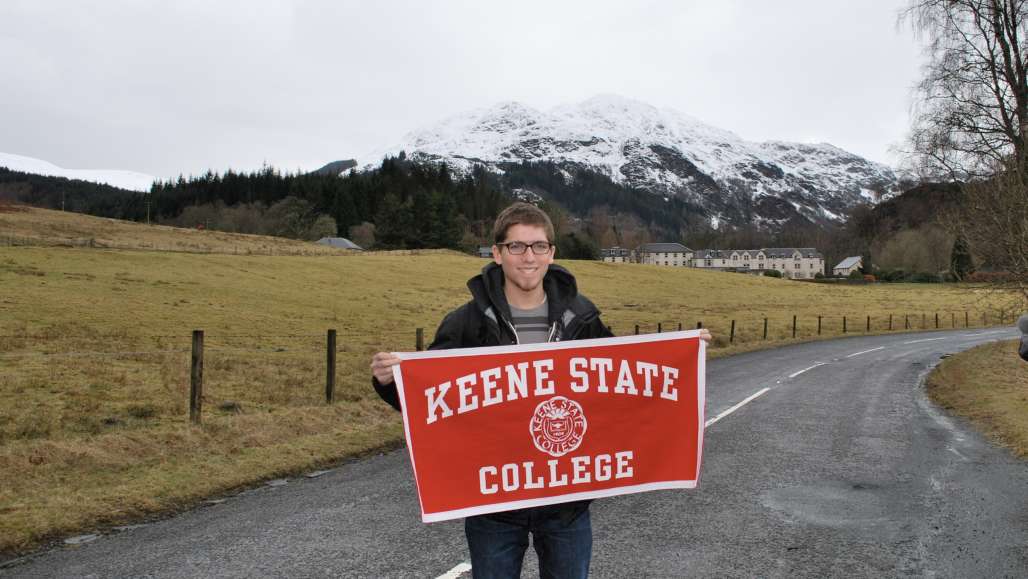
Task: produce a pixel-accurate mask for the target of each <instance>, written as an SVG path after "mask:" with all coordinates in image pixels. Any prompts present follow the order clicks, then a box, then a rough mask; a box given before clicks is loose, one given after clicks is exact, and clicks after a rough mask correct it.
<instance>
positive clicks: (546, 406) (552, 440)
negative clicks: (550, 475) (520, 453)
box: [528, 396, 586, 456]
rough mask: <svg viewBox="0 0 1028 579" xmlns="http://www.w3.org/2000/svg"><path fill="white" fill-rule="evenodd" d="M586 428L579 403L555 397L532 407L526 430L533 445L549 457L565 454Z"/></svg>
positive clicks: (579, 441) (574, 446)
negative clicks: (532, 410)
mask: <svg viewBox="0 0 1028 579" xmlns="http://www.w3.org/2000/svg"><path fill="white" fill-rule="evenodd" d="M585 427H586V422H585V414H583V413H582V407H581V406H580V405H579V404H578V402H575V401H574V400H568V399H567V398H564V397H563V396H554V397H553V398H550V399H549V400H546V401H545V402H540V403H539V406H536V407H535V414H533V415H532V421H531V422H530V423H529V425H528V431H529V433H530V434H531V435H532V442H534V443H535V447H536V448H538V449H539V450H541V451H543V452H545V453H546V454H548V455H550V456H564V455H565V454H567V453H569V452H571V451H572V450H575V449H576V448H578V445H579V444H581V443H582V438H583V437H584V436H585Z"/></svg>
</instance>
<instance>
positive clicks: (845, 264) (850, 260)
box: [832, 255, 861, 269]
mask: <svg viewBox="0 0 1028 579" xmlns="http://www.w3.org/2000/svg"><path fill="white" fill-rule="evenodd" d="M860 261H861V257H860V256H859V255H856V256H853V257H847V258H846V259H844V260H842V261H840V262H839V265H837V266H835V267H834V268H832V269H849V268H851V267H854V266H858V265H860Z"/></svg>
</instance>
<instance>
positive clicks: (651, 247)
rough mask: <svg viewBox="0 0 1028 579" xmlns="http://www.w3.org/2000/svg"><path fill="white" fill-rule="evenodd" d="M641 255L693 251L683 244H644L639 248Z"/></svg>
mask: <svg viewBox="0 0 1028 579" xmlns="http://www.w3.org/2000/svg"><path fill="white" fill-rule="evenodd" d="M638 251H639V253H687V252H690V251H692V250H691V249H689V248H688V247H686V246H684V245H682V244H681V243H644V244H642V245H640V246H639V250H638Z"/></svg>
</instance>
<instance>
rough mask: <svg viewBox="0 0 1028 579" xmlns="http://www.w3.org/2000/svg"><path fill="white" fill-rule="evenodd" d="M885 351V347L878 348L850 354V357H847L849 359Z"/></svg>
mask: <svg viewBox="0 0 1028 579" xmlns="http://www.w3.org/2000/svg"><path fill="white" fill-rule="evenodd" d="M884 349H885V346H878V347H877V348H871V349H870V350H864V351H863V352H857V353H855V354H850V355H849V356H846V357H847V358H853V357H855V356H859V355H861V354H867V353H868V352H877V351H878V350H884Z"/></svg>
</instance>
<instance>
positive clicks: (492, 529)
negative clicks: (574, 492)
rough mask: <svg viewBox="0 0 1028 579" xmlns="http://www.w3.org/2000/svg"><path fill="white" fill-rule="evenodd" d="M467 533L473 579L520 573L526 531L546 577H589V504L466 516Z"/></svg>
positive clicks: (502, 578) (541, 573) (503, 577)
mask: <svg viewBox="0 0 1028 579" xmlns="http://www.w3.org/2000/svg"><path fill="white" fill-rule="evenodd" d="M464 532H465V533H466V534H467V537H468V548H469V549H470V550H471V574H472V576H473V577H474V578H475V579H509V578H516V577H520V576H521V564H522V562H523V560H524V558H525V551H526V550H527V549H528V534H529V533H531V534H532V546H533V547H535V552H536V554H537V555H538V556H539V576H540V577H541V578H542V579H585V578H586V577H588V576H589V559H590V558H591V557H592V550H593V530H592V524H591V523H590V521H589V505H588V504H587V503H568V504H562V505H550V506H545V507H534V508H530V509H520V510H517V511H507V512H504V513H493V514H490V515H480V516H477V517H468V518H467V519H465V520H464Z"/></svg>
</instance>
